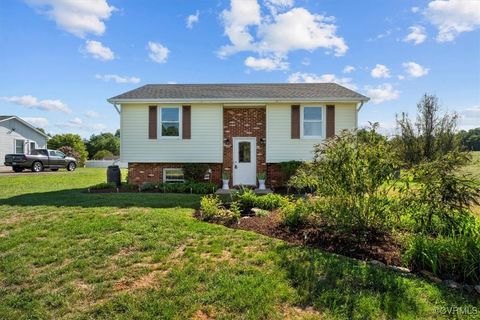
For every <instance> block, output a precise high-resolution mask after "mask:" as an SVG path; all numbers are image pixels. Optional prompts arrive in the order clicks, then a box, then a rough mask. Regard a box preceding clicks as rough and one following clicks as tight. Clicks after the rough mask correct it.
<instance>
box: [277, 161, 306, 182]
mask: <svg viewBox="0 0 480 320" xmlns="http://www.w3.org/2000/svg"><path fill="white" fill-rule="evenodd" d="M302 163H303V162H301V161H295V160H292V161H284V162H280V171H281V172H282V179H283V181H284V182H287V181H288V180H290V178H291V177H292V176H293V175H294V174H295V173H296V172H297V170H298V168H300V166H301V165H302Z"/></svg>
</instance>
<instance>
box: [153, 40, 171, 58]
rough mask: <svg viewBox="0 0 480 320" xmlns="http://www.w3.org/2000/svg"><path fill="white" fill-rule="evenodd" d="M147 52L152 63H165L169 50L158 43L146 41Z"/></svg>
mask: <svg viewBox="0 0 480 320" xmlns="http://www.w3.org/2000/svg"><path fill="white" fill-rule="evenodd" d="M148 52H149V53H148V56H149V57H150V59H152V61H155V62H156V63H165V62H167V58H168V54H169V53H170V50H168V48H167V47H164V46H163V45H162V44H161V43H159V42H152V41H148Z"/></svg>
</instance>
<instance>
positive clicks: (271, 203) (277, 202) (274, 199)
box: [254, 193, 289, 210]
mask: <svg viewBox="0 0 480 320" xmlns="http://www.w3.org/2000/svg"><path fill="white" fill-rule="evenodd" d="M288 202H289V198H287V197H284V196H282V195H279V194H275V193H269V194H266V195H264V196H256V198H255V201H254V204H255V207H257V208H260V209H263V210H273V209H277V208H280V207H281V206H283V205H285V204H286V203H288Z"/></svg>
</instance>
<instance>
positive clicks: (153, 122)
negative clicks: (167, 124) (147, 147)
mask: <svg viewBox="0 0 480 320" xmlns="http://www.w3.org/2000/svg"><path fill="white" fill-rule="evenodd" d="M148 139H157V106H149V107H148Z"/></svg>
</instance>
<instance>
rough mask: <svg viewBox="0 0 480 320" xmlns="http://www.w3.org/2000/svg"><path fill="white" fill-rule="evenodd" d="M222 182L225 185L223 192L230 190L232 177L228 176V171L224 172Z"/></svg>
mask: <svg viewBox="0 0 480 320" xmlns="http://www.w3.org/2000/svg"><path fill="white" fill-rule="evenodd" d="M222 182H223V185H222V189H223V190H228V189H229V188H228V183H229V182H230V176H229V174H228V171H223V172H222Z"/></svg>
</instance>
